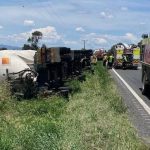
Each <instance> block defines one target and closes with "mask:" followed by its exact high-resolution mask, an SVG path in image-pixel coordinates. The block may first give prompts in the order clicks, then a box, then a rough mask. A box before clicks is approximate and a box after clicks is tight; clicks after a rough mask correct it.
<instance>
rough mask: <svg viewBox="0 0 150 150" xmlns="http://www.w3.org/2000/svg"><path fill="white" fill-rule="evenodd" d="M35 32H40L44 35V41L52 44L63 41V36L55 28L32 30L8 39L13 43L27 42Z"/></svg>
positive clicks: (9, 36)
mask: <svg viewBox="0 0 150 150" xmlns="http://www.w3.org/2000/svg"><path fill="white" fill-rule="evenodd" d="M34 31H40V32H42V34H43V38H42V39H43V41H46V42H51V41H57V40H60V39H61V36H60V35H59V34H58V33H57V31H56V29H55V27H52V26H47V27H45V28H38V29H32V30H31V31H29V32H24V33H20V34H13V35H8V36H7V39H10V40H12V41H25V40H27V39H28V38H29V37H30V36H31V34H32V33H33V32H34Z"/></svg>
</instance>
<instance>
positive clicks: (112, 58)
mask: <svg viewBox="0 0 150 150" xmlns="http://www.w3.org/2000/svg"><path fill="white" fill-rule="evenodd" d="M113 63H114V56H113V55H112V54H110V55H109V57H108V69H112V66H113Z"/></svg>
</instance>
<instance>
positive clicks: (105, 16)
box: [100, 11, 114, 19]
mask: <svg viewBox="0 0 150 150" xmlns="http://www.w3.org/2000/svg"><path fill="white" fill-rule="evenodd" d="M100 15H101V17H103V18H109V19H111V18H113V17H114V16H113V15H112V14H110V13H106V12H104V11H102V12H101V13H100Z"/></svg>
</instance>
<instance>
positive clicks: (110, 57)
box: [108, 55, 114, 63]
mask: <svg viewBox="0 0 150 150" xmlns="http://www.w3.org/2000/svg"><path fill="white" fill-rule="evenodd" d="M113 59H114V57H113V56H112V55H110V56H109V58H108V62H109V63H112V62H113Z"/></svg>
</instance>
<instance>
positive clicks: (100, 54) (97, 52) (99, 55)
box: [93, 49, 105, 60]
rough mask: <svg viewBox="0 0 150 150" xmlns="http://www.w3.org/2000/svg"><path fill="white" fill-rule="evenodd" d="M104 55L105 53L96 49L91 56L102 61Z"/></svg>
mask: <svg viewBox="0 0 150 150" xmlns="http://www.w3.org/2000/svg"><path fill="white" fill-rule="evenodd" d="M104 53H105V50H104V49H97V50H95V51H94V53H93V54H94V55H95V56H96V57H97V59H98V60H102V59H103V57H104Z"/></svg>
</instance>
